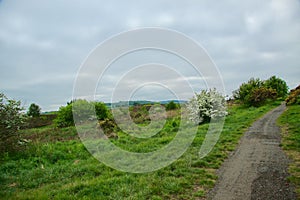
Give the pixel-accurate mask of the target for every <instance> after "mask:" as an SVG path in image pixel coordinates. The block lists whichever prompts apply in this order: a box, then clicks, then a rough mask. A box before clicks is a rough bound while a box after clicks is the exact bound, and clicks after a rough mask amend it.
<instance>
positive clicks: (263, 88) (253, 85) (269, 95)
mask: <svg viewBox="0 0 300 200" xmlns="http://www.w3.org/2000/svg"><path fill="white" fill-rule="evenodd" d="M287 91H288V87H287V84H286V82H285V81H284V80H282V79H280V78H277V77H276V76H272V77H270V78H269V79H267V80H265V81H261V80H260V79H258V78H257V79H254V78H251V79H250V80H249V81H248V82H246V83H243V84H242V85H241V86H240V87H239V89H238V90H236V91H234V92H233V97H234V99H235V100H238V101H240V102H241V103H243V104H245V105H247V106H261V105H263V104H264V103H265V102H267V100H274V99H277V98H279V97H285V96H286V95H287Z"/></svg>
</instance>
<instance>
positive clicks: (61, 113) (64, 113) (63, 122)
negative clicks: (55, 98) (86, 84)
mask: <svg viewBox="0 0 300 200" xmlns="http://www.w3.org/2000/svg"><path fill="white" fill-rule="evenodd" d="M72 108H73V107H72V104H68V105H67V106H62V107H60V108H59V110H58V113H57V117H56V119H55V120H54V123H55V125H56V126H57V127H61V128H62V127H68V126H74V119H73V112H72Z"/></svg>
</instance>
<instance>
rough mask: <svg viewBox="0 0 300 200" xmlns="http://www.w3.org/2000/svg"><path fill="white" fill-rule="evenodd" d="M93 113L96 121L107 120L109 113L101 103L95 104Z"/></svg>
mask: <svg viewBox="0 0 300 200" xmlns="http://www.w3.org/2000/svg"><path fill="white" fill-rule="evenodd" d="M94 105H95V111H96V116H97V119H98V120H104V119H106V118H109V111H108V109H107V107H106V105H105V104H104V103H102V102H95V104H94Z"/></svg>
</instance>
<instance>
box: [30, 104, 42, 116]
mask: <svg viewBox="0 0 300 200" xmlns="http://www.w3.org/2000/svg"><path fill="white" fill-rule="evenodd" d="M27 115H28V116H31V117H39V116H40V115H41V108H40V107H39V106H38V105H36V104H34V103H32V104H31V105H30V107H29V109H28V112H27Z"/></svg>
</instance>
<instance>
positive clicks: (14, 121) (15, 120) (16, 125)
mask: <svg viewBox="0 0 300 200" xmlns="http://www.w3.org/2000/svg"><path fill="white" fill-rule="evenodd" d="M23 110H24V109H23V108H22V107H21V102H20V101H15V100H10V99H8V98H7V97H6V96H5V95H4V94H2V93H0V119H1V120H0V137H1V138H0V152H5V151H9V150H11V149H14V147H15V146H16V145H17V141H18V137H15V136H18V130H19V129H20V127H21V126H22V125H23V124H24V121H25V120H26V117H25V115H24V114H23V113H22V111H23Z"/></svg>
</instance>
